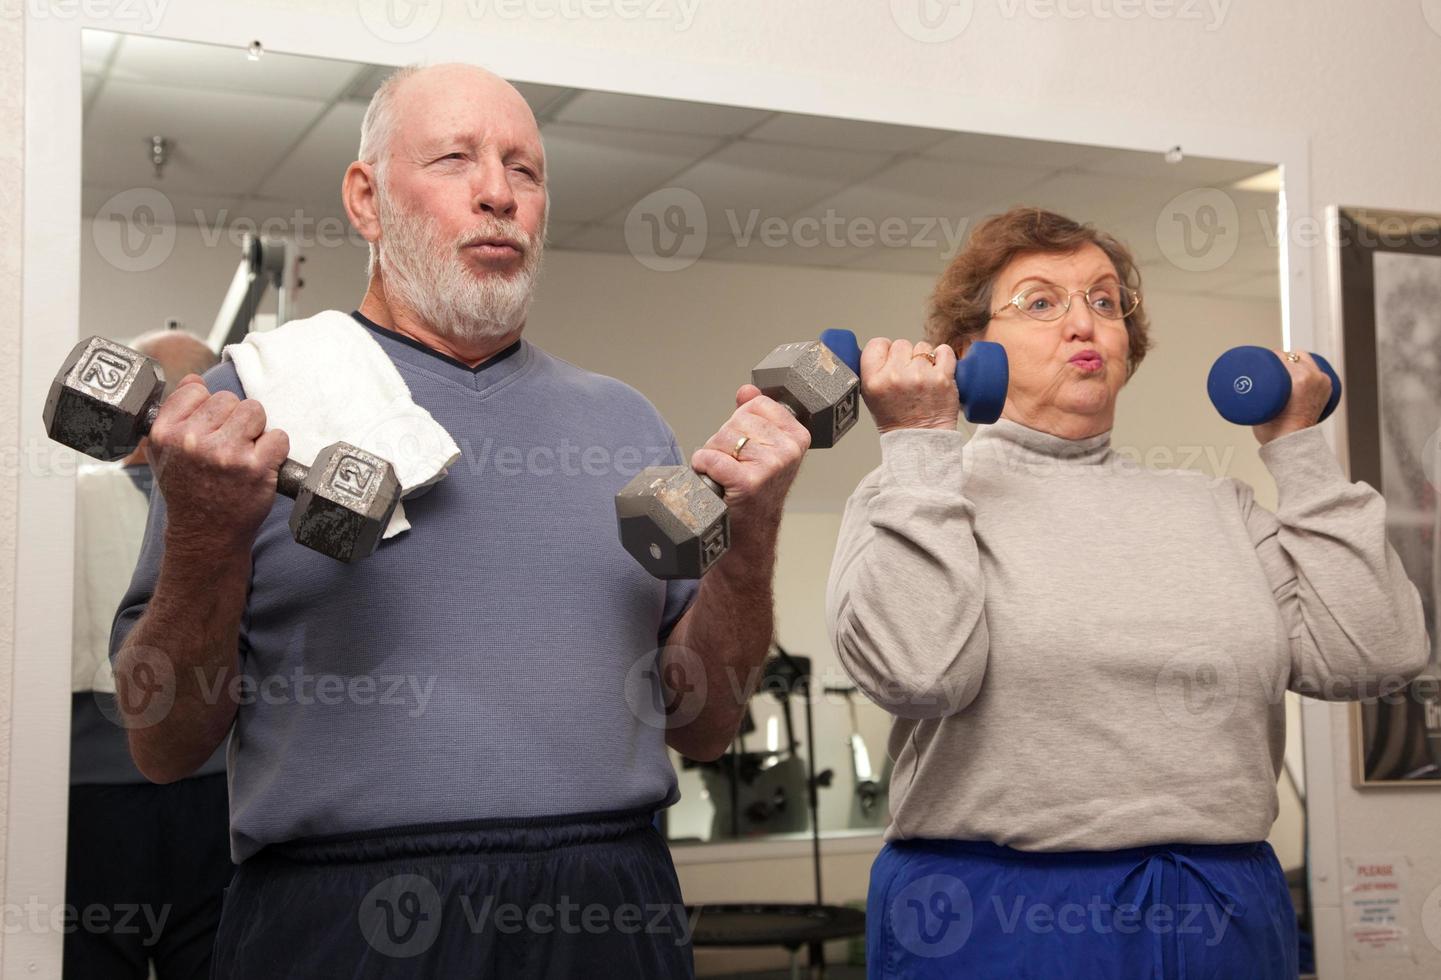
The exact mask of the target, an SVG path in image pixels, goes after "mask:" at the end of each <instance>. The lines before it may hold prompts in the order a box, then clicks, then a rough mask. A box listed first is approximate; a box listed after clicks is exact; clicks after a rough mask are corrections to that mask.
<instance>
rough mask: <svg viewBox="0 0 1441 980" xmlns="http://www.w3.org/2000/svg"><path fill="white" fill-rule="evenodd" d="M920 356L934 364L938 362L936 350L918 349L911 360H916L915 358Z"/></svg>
mask: <svg viewBox="0 0 1441 980" xmlns="http://www.w3.org/2000/svg"><path fill="white" fill-rule="evenodd" d="M918 357H924V358H925V359H926V360H928V361H930V362H931V363H932V364H935V363H936V352H935V351H933V350H918V351H916V352H915V353H914V354H912V355H911V360H913V361H914V360H915V359H916V358H918Z"/></svg>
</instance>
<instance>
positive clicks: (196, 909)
mask: <svg viewBox="0 0 1441 980" xmlns="http://www.w3.org/2000/svg"><path fill="white" fill-rule="evenodd" d="M132 346H134V347H135V349H136V350H139V351H140V352H141V353H143V354H146V355H148V356H150V357H153V358H155V360H156V361H158V362H159V363H160V366H161V368H162V370H164V372H165V376H166V377H167V378H182V377H184V376H185V375H187V374H192V373H201V372H204V371H206V370H207V369H208V368H210V367H211V366H212V365H214V364H215V361H216V357H215V354H214V353H213V352H212V351H211V350H210V348H208V347H206V346H205V344H204V343H202V342H201V341H200V340H198V339H197V338H195V337H193V336H191V335H190V334H188V333H184V332H182V331H159V332H156V333H152V334H146V335H145V336H143V337H141V338H139V339H138V340H136V341H135V342H134V343H133V344H132ZM145 448H146V447H145V442H144V440H141V443H140V445H139V446H138V447H136V449H135V451H134V452H133V453H131V454H130V455H129V456H127V457H126V458H124V459H122V460H118V461H116V462H113V463H92V462H84V463H81V464H80V466H79V468H78V469H77V471H76V474H75V591H74V630H73V634H72V658H71V691H72V695H71V705H70V804H69V821H68V827H67V834H66V859H65V904H66V905H67V906H68V907H70V908H73V909H75V910H76V914H77V916H80V917H81V921H80V922H79V923H78V925H79V926H80V927H79V928H76V929H73V930H68V931H67V932H66V934H65V967H64V975H65V976H66V977H67V978H70V977H74V978H89V977H136V978H139V980H143V978H144V977H146V976H148V975H149V973H150V969H151V967H152V964H153V967H154V970H155V973H156V975H157V976H159V977H161V978H162V980H165V978H171V977H175V978H182V977H195V978H203V977H207V976H209V975H210V951H211V947H212V946H213V945H214V941H215V929H216V926H217V925H219V923H220V898H221V894H222V892H223V891H224V889H225V886H226V884H228V883H229V881H230V874H231V871H232V865H231V863H230V846H229V836H228V834H227V832H226V830H227V823H228V820H227V816H226V790H225V748H224V746H223V745H222V746H219V747H217V748H216V749H215V750H214V751H213V752H212V753H211V754H210V757H209V758H208V759H206V760H205V761H204V762H202V763H201V764H200V765H199V766H198V767H197V768H196V769H195V771H194V773H193V774H191V775H190V776H189V777H188V778H185V779H181V780H178V781H176V782H173V783H170V784H168V785H164V786H157V785H155V784H153V783H151V782H150V781H149V780H148V779H146V778H145V775H144V774H143V773H141V771H140V770H139V769H137V768H136V767H135V763H134V762H133V761H131V758H130V752H129V749H128V748H127V746H126V738H125V730H124V728H122V727H121V725H120V724H119V721H120V716H119V714H118V713H117V710H116V705H115V679H114V677H113V676H112V675H111V670H110V659H109V656H108V654H109V639H110V626H111V622H112V621H113V620H114V618H115V610H116V608H117V607H118V606H119V605H120V598H121V596H122V595H124V594H125V587H126V586H127V585H128V584H129V582H130V576H131V574H132V573H133V572H134V571H135V562H136V558H137V556H138V555H139V553H140V542H141V539H142V538H143V536H144V534H145V520H146V516H147V514H148V513H149V509H150V488H151V484H152V482H153V479H152V474H151V470H150V466H149V463H148V461H147V459H146V452H145ZM176 869H184V871H183V873H180V874H177V873H176ZM127 908H134V909H136V910H140V911H141V912H142V914H141V915H138V916H136V917H135V922H136V923H137V924H139V928H133V929H130V928H125V929H122V928H120V927H119V925H118V923H117V921H116V920H117V918H118V916H119V915H120V914H121V912H122V911H123V909H127ZM87 909H89V910H91V911H90V912H89V913H87V912H86V910H87ZM96 909H105V910H107V911H108V915H109V917H110V921H111V923H112V924H115V926H116V927H115V928H86V927H85V926H84V922H85V919H84V917H85V916H86V915H89V916H90V921H91V922H92V923H93V922H94V921H97V918H96V917H97V916H98V914H99V913H97V912H95V911H94V910H96Z"/></svg>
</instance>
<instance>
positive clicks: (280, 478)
mask: <svg viewBox="0 0 1441 980" xmlns="http://www.w3.org/2000/svg"><path fill="white" fill-rule="evenodd" d="M159 417H160V403H159V402H156V403H155V404H154V405H151V406H150V407H149V408H147V409H146V410H145V418H143V419H141V420H140V426H139V431H140V434H141V435H149V434H150V427H151V426H153V425H154V424H155V420H156V419H157V418H159ZM308 476H310V467H308V466H306V465H305V464H304V463H297V462H296V461H295V460H293V459H287V460H286V461H285V462H283V463H281V464H280V472H279V473H278V474H277V475H276V478H275V490H276V492H277V493H279V494H280V495H281V496H282V497H289V498H290V499H291V500H294V499H295V498H296V497H298V496H299V495H300V491H301V489H302V488H303V487H304V486H305V479H306V477H308ZM702 479H704V477H702Z"/></svg>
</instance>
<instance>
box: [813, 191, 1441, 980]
mask: <svg viewBox="0 0 1441 980" xmlns="http://www.w3.org/2000/svg"><path fill="white" fill-rule="evenodd" d="M1138 290H1139V279H1138V274H1137V272H1136V268H1135V265H1134V263H1133V261H1132V259H1131V256H1130V253H1129V252H1128V251H1127V249H1126V248H1125V246H1124V245H1122V244H1121V243H1120V242H1118V241H1117V240H1116V239H1114V238H1112V237H1111V236H1109V235H1107V234H1104V233H1102V232H1099V231H1096V230H1094V229H1092V228H1091V227H1090V226H1085V225H1080V224H1077V223H1076V222H1074V221H1071V220H1069V219H1067V218H1064V217H1062V216H1060V215H1056V214H1052V213H1049V212H1046V211H1041V210H1037V209H1016V210H1012V211H1010V212H1008V213H1006V214H1003V215H999V216H997V217H994V218H991V219H989V220H987V221H986V222H985V223H983V224H981V225H980V226H978V227H977V229H976V230H975V232H974V234H973V235H972V237H971V238H970V240H969V241H968V243H967V246H966V248H965V249H964V250H963V251H962V252H961V253H960V254H959V255H958V256H957V257H956V258H955V260H954V261H953V262H952V264H951V266H950V268H949V269H948V270H947V271H946V273H945V274H944V276H943V277H942V279H941V280H940V283H939V284H938V286H937V288H936V291H935V295H934V297H933V301H932V313H931V316H930V321H929V325H928V330H927V336H928V338H929V339H928V341H926V342H918V343H916V344H914V345H912V344H911V343H909V342H908V341H905V340H896V341H894V342H892V341H889V340H884V339H877V340H872V341H871V342H870V343H868V344H867V345H866V347H865V350H864V351H863V353H862V357H861V378H862V393H863V395H864V397H865V399H866V403H867V405H868V406H869V408H870V410H871V413H872V415H873V416H874V418H875V421H876V425H877V427H878V428H879V429H880V431H881V433H882V435H881V465H880V466H879V468H877V469H876V470H875V471H873V472H872V473H871V474H870V475H869V476H867V477H866V478H865V480H863V481H862V482H861V484H860V486H859V487H858V488H857V489H856V491H855V493H854V494H853V495H852V496H851V498H850V501H849V502H848V504H847V506H846V511H845V517H844V520H843V524H842V528H841V533H840V540H839V543H838V546H837V549H836V556H835V561H834V564H833V566H832V569H831V575H830V583H829V588H828V595H827V612H828V617H829V621H830V622H829V625H830V628H831V632H832V637H833V640H834V643H835V646H836V650H837V652H838V654H839V656H840V658H841V661H842V663H843V664H844V666H845V668H846V670H847V672H848V673H849V674H850V675H851V677H852V679H853V680H854V681H855V683H856V684H857V685H858V686H859V687H860V688H861V689H862V690H864V691H865V692H866V694H867V695H869V696H870V697H871V699H872V700H874V701H875V702H876V703H877V704H879V705H881V706H882V707H883V708H885V709H886V710H887V711H888V712H889V713H890V714H892V715H893V716H894V721H893V725H892V729H891V737H890V745H889V750H890V754H891V756H892V757H893V759H894V760H895V766H894V771H893V775H892V782H891V789H890V801H891V818H892V819H891V823H890V825H889V826H888V828H887V830H886V835H885V836H886V839H887V843H886V845H885V847H884V849H883V850H882V852H881V854H880V855H879V857H878V858H877V859H876V862H875V865H874V867H873V868H872V873H871V883H870V894H869V901H868V906H869V907H868V943H867V952H868V959H869V976H870V977H872V978H882V977H884V978H890V977H906V978H914V977H932V976H935V977H962V976H963V977H967V978H983V977H1006V978H1015V977H1044V978H1046V980H1056V978H1064V977H1084V978H1098V977H1105V978H1126V977H1138V978H1139V977H1145V978H1151V977H1156V978H1160V977H1227V978H1230V977H1247V978H1279V977H1295V976H1296V974H1297V943H1296V920H1295V915H1294V912H1293V909H1292V906H1291V901H1290V897H1289V893H1288V891H1287V888H1286V883H1285V881H1284V878H1283V876H1282V872H1281V868H1280V866H1279V864H1278V862H1277V860H1276V857H1275V854H1274V853H1273V852H1272V850H1271V848H1270V846H1269V845H1268V844H1266V843H1265V839H1266V836H1267V834H1268V832H1269V830H1270V828H1271V824H1272V822H1273V821H1274V820H1275V817H1276V812H1277V801H1276V778H1277V774H1278V772H1279V766H1280V764H1281V758H1282V751H1283V747H1284V739H1285V727H1284V711H1285V707H1284V697H1283V694H1284V692H1285V691H1286V690H1287V689H1290V690H1294V691H1299V692H1302V693H1305V694H1308V695H1312V696H1317V697H1323V698H1327V699H1332V700H1345V699H1353V698H1360V697H1366V696H1376V695H1377V694H1379V693H1385V692H1388V691H1390V690H1394V689H1396V688H1397V687H1399V686H1400V685H1402V684H1403V683H1404V682H1405V681H1406V680H1409V679H1410V678H1411V677H1413V676H1414V675H1416V674H1417V673H1418V672H1419V671H1420V670H1421V669H1422V668H1423V667H1424V665H1425V662H1426V659H1427V651H1428V649H1429V643H1428V640H1427V636H1426V627H1425V623H1424V620H1423V616H1422V611H1421V602H1420V598H1419V596H1418V595H1417V592H1416V589H1415V587H1414V586H1413V585H1412V584H1411V582H1410V581H1408V579H1407V578H1406V575H1405V572H1404V571H1403V570H1402V567H1401V563H1400V561H1399V559H1398V558H1397V556H1396V554H1395V552H1394V551H1393V550H1392V549H1391V547H1390V546H1389V545H1388V544H1387V542H1386V515H1385V504H1384V502H1383V500H1382V498H1381V497H1380V495H1379V494H1377V493H1376V491H1375V490H1373V489H1372V488H1371V487H1369V486H1367V485H1365V484H1359V483H1351V482H1348V481H1347V480H1346V478H1345V476H1344V475H1343V473H1342V471H1341V468H1340V466H1339V465H1338V464H1337V461H1336V459H1335V457H1334V456H1333V455H1332V453H1331V451H1330V449H1329V448H1328V446H1327V444H1326V441H1325V439H1324V438H1323V437H1322V435H1321V433H1320V431H1319V430H1318V429H1317V428H1316V427H1315V424H1314V423H1315V422H1316V419H1317V417H1318V416H1319V415H1320V413H1321V410H1322V407H1323V406H1324V405H1325V403H1326V400H1327V398H1328V396H1329V394H1330V382H1329V380H1328V379H1327V378H1326V377H1325V375H1323V374H1322V373H1321V372H1320V371H1319V370H1318V369H1317V367H1316V366H1315V363H1314V361H1313V360H1312V359H1311V358H1310V357H1309V356H1308V355H1305V354H1298V355H1290V354H1288V353H1287V352H1282V351H1278V352H1277V353H1278V356H1282V355H1285V361H1284V363H1285V366H1286V369H1287V370H1288V371H1289V372H1290V374H1291V378H1292V381H1293V392H1292V395H1291V399H1290V402H1289V404H1288V405H1287V406H1286V408H1285V409H1284V411H1283V413H1282V414H1281V415H1280V416H1279V417H1278V418H1276V419H1274V420H1273V421H1271V422H1270V423H1268V424H1266V425H1261V426H1256V427H1255V430H1254V431H1255V435H1256V437H1257V439H1258V440H1259V441H1260V443H1261V449H1260V455H1261V459H1262V460H1263V462H1264V463H1265V465H1266V467H1267V469H1268V470H1269V471H1270V473H1271V475H1272V476H1273V477H1274V478H1275V481H1276V485H1277V487H1278V489H1279V507H1278V509H1277V512H1276V513H1275V514H1272V513H1271V512H1269V511H1267V510H1266V509H1265V508H1263V507H1261V506H1260V505H1258V504H1257V503H1256V501H1255V497H1254V495H1253V492H1252V490H1251V488H1250V487H1249V486H1247V485H1246V484H1245V483H1242V482H1240V481H1238V480H1234V479H1223V478H1212V477H1208V476H1206V475H1203V474H1201V473H1198V472H1193V471H1189V470H1149V469H1145V468H1142V467H1140V466H1137V465H1135V464H1134V463H1133V462H1131V461H1130V460H1129V459H1128V458H1127V457H1125V456H1123V455H1121V454H1118V453H1117V452H1116V451H1115V450H1114V449H1113V447H1112V446H1111V429H1112V425H1113V421H1114V416H1115V411H1116V399H1117V395H1119V393H1120V392H1121V389H1122V388H1123V387H1124V386H1125V384H1126V382H1127V381H1128V380H1129V379H1130V377H1131V376H1132V375H1133V374H1134V373H1135V371H1136V368H1137V367H1138V366H1139V365H1140V363H1141V361H1142V359H1143V357H1144V356H1145V354H1146V350H1147V347H1148V346H1149V339H1148V334H1147V331H1148V324H1147V321H1146V315H1145V312H1144V310H1143V308H1142V306H1141V300H1140V295H1139V292H1138ZM980 339H984V340H990V341H996V342H998V343H1000V344H1002V345H1003V346H1004V347H1005V349H1006V353H1007V354H1008V355H1009V358H1010V364H1011V387H1010V391H1009V394H1008V396H1007V400H1006V405H1005V409H1004V412H1003V414H1002V417H1001V419H999V420H998V421H997V422H996V423H995V424H994V425H991V426H983V427H981V428H980V429H979V430H978V431H977V432H976V434H975V435H974V436H972V437H971V439H970V440H969V441H968V442H967V441H965V440H964V439H963V437H962V436H961V434H960V433H959V432H957V430H956V422H957V417H958V408H959V406H958V403H957V395H956V387H955V384H954V381H953V380H952V378H953V372H954V368H955V358H956V353H955V352H956V351H960V352H962V353H964V350H965V348H966V346H967V345H968V344H970V343H971V342H972V341H974V340H980ZM933 345H934V346H933ZM1178 395H1180V396H1181V397H1186V396H1187V393H1178Z"/></svg>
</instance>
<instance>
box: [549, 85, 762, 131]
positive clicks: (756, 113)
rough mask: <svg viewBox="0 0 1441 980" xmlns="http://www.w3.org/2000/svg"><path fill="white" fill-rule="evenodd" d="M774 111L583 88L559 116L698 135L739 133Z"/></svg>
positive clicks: (559, 118)
mask: <svg viewBox="0 0 1441 980" xmlns="http://www.w3.org/2000/svg"><path fill="white" fill-rule="evenodd" d="M770 115H771V113H769V112H764V111H762V110H760V109H744V108H741V107H739V106H729V105H712V104H708V103H704V102H681V101H679V100H675V99H651V98H645V97H644V96H639V95H619V94H617V93H614V92H581V93H580V94H579V95H577V96H576V97H575V98H574V99H572V100H571V101H570V102H568V103H567V104H566V105H565V107H564V108H562V109H561V110H560V112H559V113H558V114H557V115H556V117H555V118H556V120H557V121H559V122H567V123H583V124H586V125H590V126H607V127H611V128H616V129H649V130H655V131H659V132H665V133H690V134H693V135H697V136H735V135H737V134H739V133H743V132H745V131H746V130H748V129H750V128H751V127H753V126H754V125H756V123H759V122H761V121H762V120H764V119H765V118H767V117H768V116H770Z"/></svg>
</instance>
